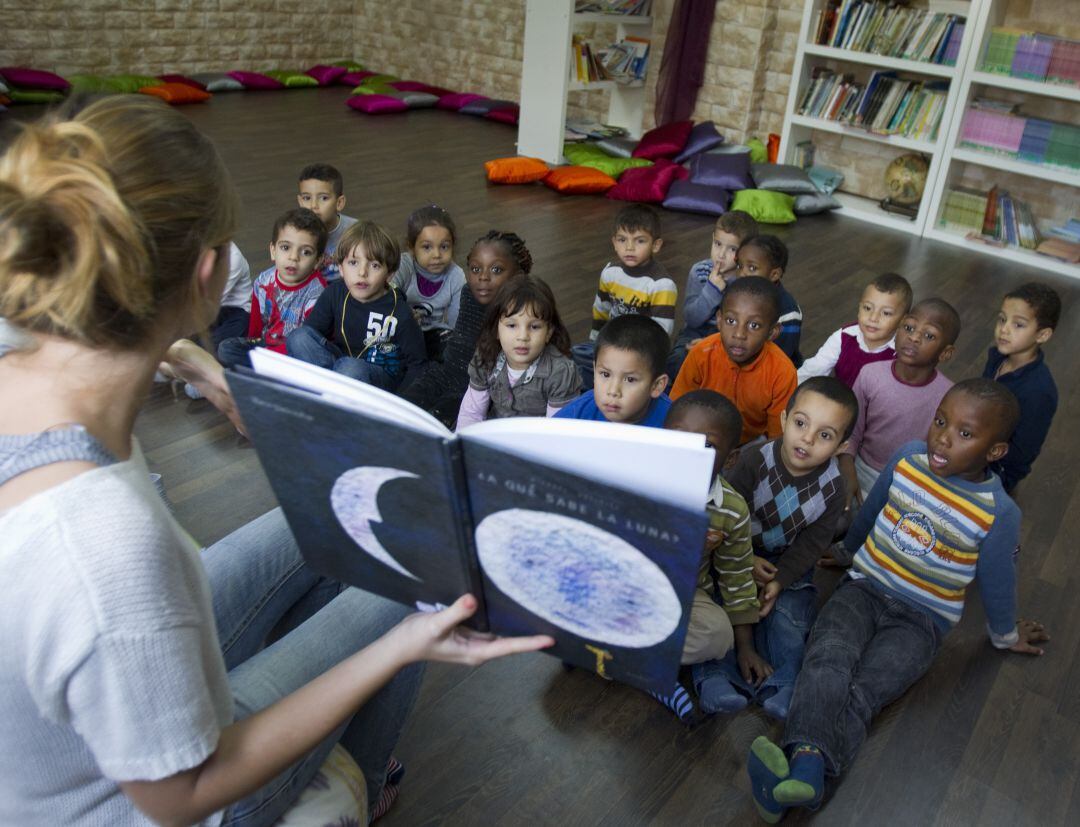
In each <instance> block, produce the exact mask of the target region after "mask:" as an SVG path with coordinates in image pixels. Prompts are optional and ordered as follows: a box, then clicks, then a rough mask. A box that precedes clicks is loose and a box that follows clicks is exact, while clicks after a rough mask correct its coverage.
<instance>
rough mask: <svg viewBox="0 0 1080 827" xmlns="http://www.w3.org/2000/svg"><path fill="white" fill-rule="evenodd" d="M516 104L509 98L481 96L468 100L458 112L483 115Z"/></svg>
mask: <svg viewBox="0 0 1080 827" xmlns="http://www.w3.org/2000/svg"><path fill="white" fill-rule="evenodd" d="M513 106H517V103H515V102H514V101H511V100H503V99H501V98H481V99H479V100H474V101H469V102H468V103H467V104H465V105H464V106H463V107H461V108H460V109H459V110H458V112H460V113H461V114H462V115H476V116H477V117H480V118H482V117H484V116H485V115H486V114H487V113H488V112H494V111H495V110H496V109H508V108H510V107H513Z"/></svg>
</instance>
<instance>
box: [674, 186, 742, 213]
mask: <svg viewBox="0 0 1080 827" xmlns="http://www.w3.org/2000/svg"><path fill="white" fill-rule="evenodd" d="M730 203H731V193H730V192H728V191H727V190H726V189H724V188H723V187H710V186H707V185H706V184H695V183H694V182H693V181H674V182H672V184H671V188H670V189H669V190H668V193H667V198H665V199H664V207H665V208H667V209H669V210H682V211H683V212H698V213H704V214H705V215H723V214H724V213H725V212H727V208H728V204H730Z"/></svg>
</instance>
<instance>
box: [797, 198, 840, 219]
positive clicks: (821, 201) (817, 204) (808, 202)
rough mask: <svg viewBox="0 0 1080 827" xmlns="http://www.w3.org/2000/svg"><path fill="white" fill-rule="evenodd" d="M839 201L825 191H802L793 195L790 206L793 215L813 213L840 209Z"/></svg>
mask: <svg viewBox="0 0 1080 827" xmlns="http://www.w3.org/2000/svg"><path fill="white" fill-rule="evenodd" d="M840 206H841V204H840V202H839V201H837V200H836V199H835V198H833V197H832V196H831V195H829V194H828V193H825V192H813V193H802V194H800V195H796V196H795V205H794V207H793V208H792V209H793V210H794V212H795V215H814V214H815V213H819V212H827V211H828V210H838V209H840Z"/></svg>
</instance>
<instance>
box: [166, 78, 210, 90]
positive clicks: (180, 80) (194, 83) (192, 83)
mask: <svg viewBox="0 0 1080 827" xmlns="http://www.w3.org/2000/svg"><path fill="white" fill-rule="evenodd" d="M158 79H159V80H160V81H161V82H162V83H186V84H187V85H188V86H194V87H195V88H196V89H200V90H202V91H203V92H205V91H206V86H204V85H203V84H201V83H199V81H197V80H195V78H189V77H188V76H187V75H158Z"/></svg>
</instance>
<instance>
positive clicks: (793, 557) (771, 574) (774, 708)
mask: <svg viewBox="0 0 1080 827" xmlns="http://www.w3.org/2000/svg"><path fill="white" fill-rule="evenodd" d="M858 415H859V408H858V404H857V403H856V401H855V395H854V394H853V393H852V392H851V389H850V388H849V387H847V385H845V384H843V383H842V382H840V381H839V380H838V379H835V378H834V377H831V376H818V377H815V378H813V379H807V380H806V381H805V382H803V383H802V384H801V385H800V386H799V389H798V390H797V391H795V394H794V395H793V396H792V397H791V400H790V401H789V402H788V405H787V408H786V409H785V411H784V414H783V417H782V426H783V433H782V435H781V436H780V438H779V439H775V440H773V441H772V442H767V443H765V444H764V445H761V446H752V447H748V448H743V449H742V451H741V452H740V454H739V459H738V462H737V463H736V465H735V468H734V469H733V470H732V472H731V473H730V474H729V475H728V481H729V482H730V483H731V486H732V487H733V488H734V489H735V490H736V491H738V492H739V494H740V495H741V496H742V497H743V498H744V499H745V500H746V502H747V505H748V506H749V508H750V526H751V534H752V538H753V544H754V580H755V581H756V582H757V584H758V586H759V587H760V589H761V591H760V595H759V596H760V600H761V616H762V619H761V622H760V623H759V624H758V625H757V627H756V628H755V629H754V640H755V643H756V646H757V650H758V651H759V652H760V653H761V655H762V657H764V658H765V660H766V661H767V662H768V663H769V664H770V665H771V667H772V669H771V670H770V671H771V674H769V675H767V676H765V678H764V680H761V679H759V680H758V681H756V682H751V681H749V680H746V678H745V675H744V672H743V670H741V669H740V668H739V667H740V664H739V663H738V661H737V660H736V658H735V657H734V656H733V655H732V653H729V654H728V655H727V657H725V658H724V659H722V660H718V661H710V662H708V663H702V664H699V665H698V666H695V667H694V670H693V672H694V685H695V687H696V688H697V691H698V696H699V697H700V699H701V708H702V709H703V710H704V711H706V712H737V711H738V710H740V709H742V708H743V707H745V706H746V705H747V702H748V700H751V699H752V700H755V701H757V702H758V703H760V704H761V706H762V709H764V710H765V712H766V713H767V714H769V715H771V716H772V717H774V718H779V719H783V718H785V717H786V716H787V713H788V704H789V702H790V700H791V693H792V689H793V687H794V685H795V677H796V675H798V674H799V666H800V664H801V663H802V655H803V647H804V645H805V642H806V635H807V632H809V630H810V624H811V623H812V622H813V619H814V615H815V614H816V612H817V589H816V588H815V587H814V583H813V574H814V564H815V563H816V562H817V560H818V558H820V557H821V556H822V554H823V553H824V552H825V551H826V549H828V547H829V544H830V543H831V542H832V538H833V533H834V531H835V530H836V523H837V521H838V520H839V518H840V515H841V513H842V512H843V510H844V485H843V479H842V478H841V476H840V469H839V467H838V466H837V462H836V454H837V453H838V452H839V451H840V450H841V449H842V448H843V447H844V443H845V442H846V441H847V439H848V437H849V436H850V435H851V430H852V428H853V427H854V425H855V420H856V419H857V418H858Z"/></svg>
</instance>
